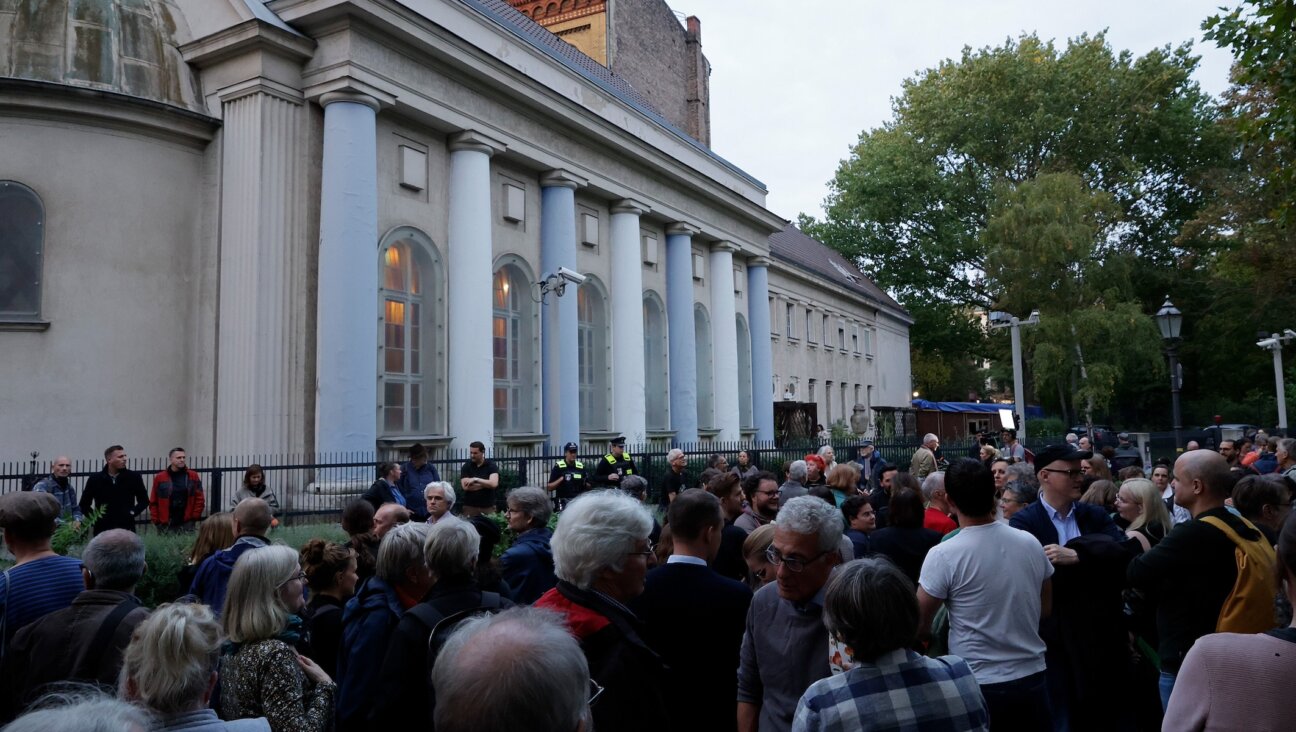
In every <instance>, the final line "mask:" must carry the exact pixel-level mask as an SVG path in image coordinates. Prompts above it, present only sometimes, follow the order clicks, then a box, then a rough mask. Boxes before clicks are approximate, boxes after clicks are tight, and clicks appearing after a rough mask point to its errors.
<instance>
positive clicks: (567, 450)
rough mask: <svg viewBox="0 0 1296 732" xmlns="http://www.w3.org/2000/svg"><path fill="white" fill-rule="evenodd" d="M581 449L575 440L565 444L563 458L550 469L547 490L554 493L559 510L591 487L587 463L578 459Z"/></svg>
mask: <svg viewBox="0 0 1296 732" xmlns="http://www.w3.org/2000/svg"><path fill="white" fill-rule="evenodd" d="M579 449H580V446H579V445H577V444H576V443H574V442H569V443H567V444H566V445H563V459H562V460H559V461H558V462H557V463H555V464H554V466H553V470H550V471H549V482H548V483H545V490H547V491H549V492H550V493H553V494H554V499H555V502H556V503H557V504H558V508H559V510H561V509H562V508H563V507H564V506H566V505H567V501H570V500H571V499H573V498H575V497H576V496H579V495H580V494H582V493H584V492H585V491H586V490H587V489H588V488H589V474H588V473H586V472H585V463H584V462H582V461H580V460H577V459H576V451H577V450H579Z"/></svg>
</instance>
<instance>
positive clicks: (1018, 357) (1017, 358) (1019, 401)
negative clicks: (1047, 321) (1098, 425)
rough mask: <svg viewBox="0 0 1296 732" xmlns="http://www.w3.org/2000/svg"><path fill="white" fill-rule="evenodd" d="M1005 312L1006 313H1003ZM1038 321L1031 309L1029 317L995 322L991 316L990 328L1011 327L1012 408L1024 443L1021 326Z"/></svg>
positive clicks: (1012, 317) (1024, 399) (1024, 415)
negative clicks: (1015, 413)
mask: <svg viewBox="0 0 1296 732" xmlns="http://www.w3.org/2000/svg"><path fill="white" fill-rule="evenodd" d="M1005 314H1006V313H1005ZM1038 322H1039V311H1038V310H1032V311H1031V314H1030V317H1029V318H1027V319H1025V320H1021V319H1019V318H1018V317H1017V316H1015V315H1012V316H1009V317H1008V320H1007V322H1004V321H1002V320H1000V321H999V322H995V319H994V318H993V317H991V320H990V327H991V328H1011V329H1012V330H1011V331H1009V332H1010V333H1011V334H1012V360H1013V402H1014V404H1013V408H1014V410H1015V411H1016V412H1017V421H1018V424H1017V441H1018V442H1020V443H1022V444H1023V445H1024V444H1026V385H1025V378H1024V377H1023V376H1022V348H1021V327H1022V326H1023V325H1035V324H1036V323H1038Z"/></svg>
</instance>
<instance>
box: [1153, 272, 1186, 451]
mask: <svg viewBox="0 0 1296 732" xmlns="http://www.w3.org/2000/svg"><path fill="white" fill-rule="evenodd" d="M1154 317H1155V319H1156V324H1157V328H1158V329H1160V331H1161V340H1163V341H1165V351H1166V356H1167V357H1169V359H1170V403H1171V408H1172V409H1173V410H1174V436H1175V452H1183V436H1182V435H1181V434H1180V432H1181V431H1182V430H1183V424H1182V420H1181V419H1180V418H1179V381H1180V379H1179V342H1180V340H1181V338H1180V333H1181V332H1182V330H1183V313H1181V312H1179V308H1177V307H1175V306H1174V303H1172V302H1170V296H1169V295H1166V299H1165V302H1164V303H1162V305H1161V309H1160V310H1158V311H1157V313H1156V315H1155V316H1154Z"/></svg>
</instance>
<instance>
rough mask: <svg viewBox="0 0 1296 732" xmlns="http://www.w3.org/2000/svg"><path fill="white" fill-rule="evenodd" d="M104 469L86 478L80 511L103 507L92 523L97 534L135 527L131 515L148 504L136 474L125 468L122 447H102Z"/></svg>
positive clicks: (128, 529)
mask: <svg viewBox="0 0 1296 732" xmlns="http://www.w3.org/2000/svg"><path fill="white" fill-rule="evenodd" d="M104 462H105V465H104V469H103V470H101V471H99V472H98V473H95V474H94V475H92V476H90V477H89V478H88V479H87V480H86V484H85V490H83V491H82V492H81V513H83V514H85V515H87V516H89V515H90V513H91V511H96V510H98V509H99V508H100V507H101V506H104V507H106V510H105V511H104V515H103V517H102V518H100V519H99V520H98V521H96V522H95V525H94V532H95V533H96V534H101V533H103V532H105V531H108V530H109V529H126V530H127V531H134V530H135V517H136V516H139V515H140V514H142V513H144V512H145V511H147V510H148V507H149V498H148V491H146V490H144V479H143V478H142V477H140V474H139V473H136V472H135V471H133V470H131V469H130V468H127V467H126V450H125V449H124V448H122V446H121V445H113V446H112V447H110V448H108V449H107V450H104Z"/></svg>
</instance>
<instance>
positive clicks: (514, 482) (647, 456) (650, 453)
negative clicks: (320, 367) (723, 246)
mask: <svg viewBox="0 0 1296 732" xmlns="http://www.w3.org/2000/svg"><path fill="white" fill-rule="evenodd" d="M1058 441H1060V438H1057V437H1041V438H1032V439H1031V440H1030V442H1029V443H1028V445H1027V448H1028V449H1031V450H1038V449H1039V448H1041V447H1043V446H1044V445H1045V444H1051V443H1054V442H1058ZM822 444H824V443H821V442H819V441H817V440H815V441H805V442H804V443H800V444H784V445H773V444H768V443H764V444H762V443H747V442H736V443H717V442H709V443H696V444H687V445H680V446H679V448H680V449H681V450H683V451H684V453H685V455H686V456H687V457H688V461H689V464H688V468H687V472H688V474H689V475H690V476H692V477H693V478H695V479H696V477H697V476H698V475H700V474H701V472H702V470H704V469H705V468H706V464H707V460H708V459H709V458H710V457H711V456H712V455H717V454H718V455H721V456H723V457H724V458H725V459H726V461H727V463H728V465H729V466H731V467H732V466H733V465H736V464H737V462H738V453H739V452H747V453H748V455H749V457H750V460H751V462H752V463H753V464H754V465H756V466H758V467H760V468H761V469H764V470H769V471H771V472H773V473H775V474H780V472H781V470H782V468H783V466H784V464H785V463H788V462H791V461H793V460H799V459H801V458H803V457H805V456H806V455H807V454H809V453H811V452H815V451H817V450H818V449H819V448H820V447H821V446H822ZM827 444H831V445H832V447H833V450H834V452H835V454H836V459H837V460H839V461H844V460H850V459H853V458H854V457H855V455H856V451H857V448H858V445H859V440H851V439H845V440H840V439H839V440H832V441H830V442H829V443H827ZM874 446H875V448H876V450H877V451H878V454H880V455H881V456H882V457H883V458H884V459H886V460H887V462H889V463H893V464H896V465H898V466H899V467H901V468H902V469H907V467H908V465H909V461H910V458H911V457H912V456H913V452H914V450H915V449H916V448H917V446H918V444H917V440H914V439H904V438H899V439H891V440H886V441H875V442H874ZM1151 446H1152V449H1151V454H1150V455H1149V456H1148V457H1149V462H1150V461H1151V459H1155V458H1157V457H1163V456H1172V455H1173V454H1174V438H1173V433H1153V435H1152V440H1151ZM974 447H975V441H974V440H971V439H969V440H957V441H948V442H944V443H942V445H941V452H942V455H943V456H944V457H945V458H947V459H952V458H955V457H964V456H970V455H973V454H974V449H973V448H974ZM1203 447H1206V446H1205V445H1203ZM669 451H670V448H668V447H665V446H663V445H661V444H648V445H638V446H635V445H632V446H628V447H627V449H626V452H627V453H629V454H630V455H631V456H632V457H633V458H634V460H635V463H636V464H637V465H638V468H639V472H640V474H641V475H642V476H643V477H644V478H645V479H647V481H648V492H649V500H650V501H652V502H654V503H655V502H656V501H657V500H658V498H659V495H660V486H661V484H662V479H663V478H664V476H665V475H666V473H667V471H669V470H670V467H669V465H668V463H667V461H666V455H667V454H668V452H669ZM487 457H488V458H489V459H490V460H493V461H494V462H495V464H496V465H498V466H499V469H500V489H499V490H497V491H496V501H497V503H498V504H499V505H501V506H502V505H503V501H504V496H505V493H506V492H507V491H508V489H510V488H514V487H517V486H521V485H544V483H545V482H547V480H548V477H549V471H550V469H551V468H552V467H553V465H554V463H555V462H557V461H558V460H560V459H562V457H563V456H562V455H558V454H547V453H545V452H538V451H535V450H531V449H510V448H509V447H507V446H502V447H500V448H499V449H498V450H497V451H496V452H495V453H494V454H490V455H488V456H487ZM602 457H603V455H602V453H597V452H593V451H592V450H589V451H583V452H582V454H581V456H580V458H581V459H582V460H584V461H585V462H586V464H587V469H588V470H590V471H591V472H592V471H593V470H594V467H595V466H596V465H597V461H598V460H600V459H601V458H602ZM386 460H398V456H396V455H393V454H387V453H375V452H368V453H364V452H356V453H327V454H317V455H306V456H303V455H248V456H220V457H192V456H191V457H190V458H189V460H188V466H189V468H190V469H192V470H194V471H195V472H197V473H198V475H199V476H200V478H201V479H202V483H203V488H204V491H205V496H206V502H207V513H212V512H215V511H222V510H229V509H230V508H232V507H233V504H234V503H235V502H236V498H235V496H236V493H237V492H238V490H239V489H240V488H241V487H242V485H243V476H244V471H245V470H246V469H247V467H248V466H249V465H251V464H257V465H260V466H261V468H262V469H263V470H264V472H265V483H266V486H267V489H268V490H269V491H271V492H273V493H274V494H275V497H276V498H277V499H278V501H279V504H280V507H281V509H282V511H283V513H282V515H281V519H282V520H284V521H288V522H291V521H293V520H295V519H306V518H310V519H311V520H315V521H318V520H319V519H320V518H323V517H325V516H336V515H338V512H339V511H340V510H341V507H342V505H343V504H345V503H346V502H347V501H349V500H351V499H352V498H355V497H357V496H359V495H360V494H361V493H363V492H364V491H365V489H367V488H368V487H369V486H370V485H371V484H372V483H373V481H374V480H375V479H376V478H377V465H378V464H379V463H380V462H381V461H386ZM467 460H468V452H467V450H437V451H434V453H433V455H432V457H431V459H429V460H428V463H429V464H430V465H432V466H433V467H434V468H435V469H436V471H437V472H438V474H439V475H440V476H441V478H442V480H446V481H448V482H450V483H451V484H452V485H456V486H457V485H458V483H457V481H458V478H459V472H460V469H461V468H462V467H463V465H464V463H465V462H466V461H467ZM398 461H399V462H404V458H403V457H399V460H398ZM50 465H51V461H50V460H47V459H35V458H33V459H28V460H16V461H10V462H0V493H7V492H10V491H18V490H24V489H28V488H30V485H31V484H32V483H34V482H35V481H36V480H39V479H40V478H43V477H45V476H47V475H49V473H50ZM166 466H167V459H166V458H165V457H156V458H138V457H133V458H130V461H129V465H128V467H129V468H130V469H131V470H134V471H136V472H138V473H140V474H141V475H142V477H143V479H144V486H145V489H148V488H149V487H150V485H151V481H152V478H153V476H154V475H155V474H156V473H158V472H160V471H162V470H165V469H166ZM103 467H104V466H103V460H102V459H98V458H81V459H76V460H74V461H73V463H72V475H71V480H72V485H73V486H74V487H75V488H76V489H77V495H78V496H80V495H81V492H82V488H83V487H84V484H85V479H86V478H87V477H89V476H90V475H93V474H94V473H96V472H99V471H101V470H103ZM146 520H147V517H141V522H142V523H143V522H145V521H146Z"/></svg>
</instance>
